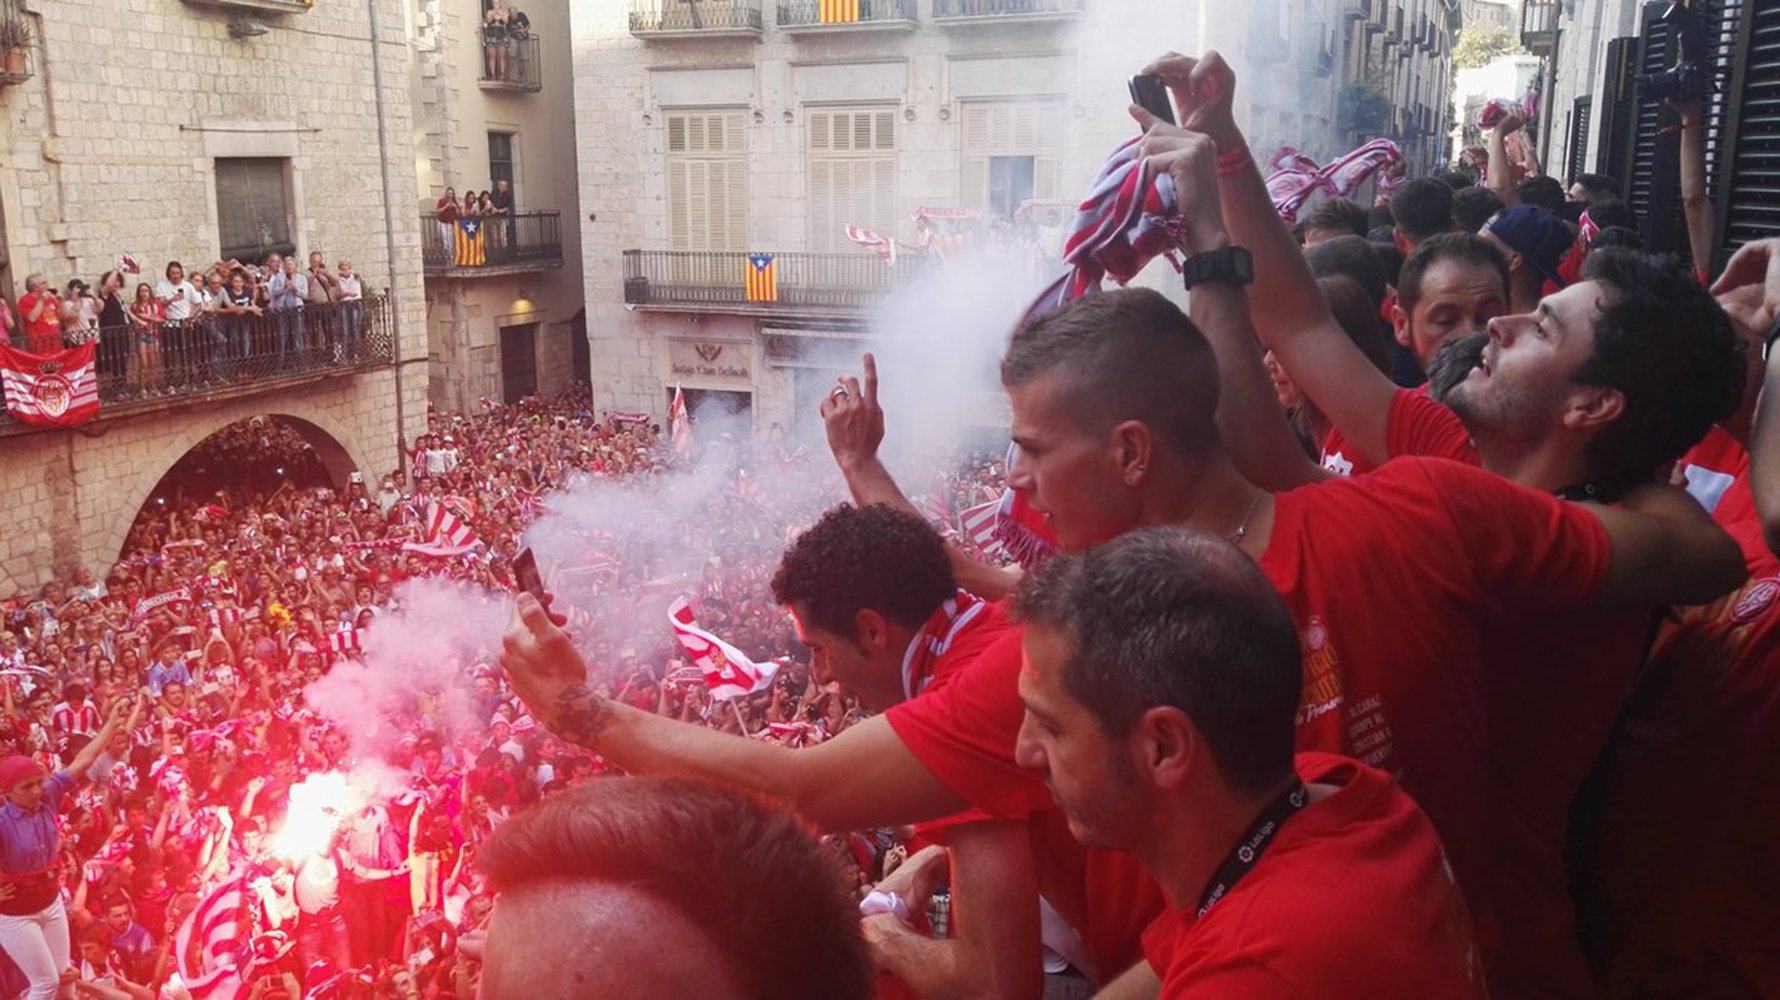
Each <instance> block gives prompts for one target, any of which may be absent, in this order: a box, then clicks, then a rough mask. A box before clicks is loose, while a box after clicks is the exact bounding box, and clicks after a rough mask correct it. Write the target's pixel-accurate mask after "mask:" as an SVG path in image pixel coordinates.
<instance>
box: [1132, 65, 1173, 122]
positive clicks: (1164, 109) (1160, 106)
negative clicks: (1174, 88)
mask: <svg viewBox="0 0 1780 1000" xmlns="http://www.w3.org/2000/svg"><path fill="white" fill-rule="evenodd" d="M1131 103H1133V104H1135V105H1137V106H1138V107H1140V108H1142V109H1144V110H1145V111H1148V112H1149V113H1150V114H1152V115H1155V116H1156V117H1157V118H1160V119H1162V120H1163V121H1165V122H1167V123H1168V124H1170V125H1173V124H1175V120H1174V105H1172V104H1171V103H1169V101H1168V86H1167V85H1166V84H1164V83H1163V82H1162V78H1161V77H1160V76H1157V75H1156V74H1154V73H1141V74H1139V75H1137V76H1134V77H1132V78H1131Z"/></svg>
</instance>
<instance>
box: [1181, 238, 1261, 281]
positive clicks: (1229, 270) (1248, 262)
mask: <svg viewBox="0 0 1780 1000" xmlns="http://www.w3.org/2000/svg"><path fill="white" fill-rule="evenodd" d="M1180 276H1181V281H1182V283H1184V284H1185V285H1186V286H1187V287H1188V288H1192V287H1193V286H1194V285H1204V284H1219V285H1235V286H1236V287H1238V288H1241V287H1243V286H1244V285H1251V284H1253V283H1254V281H1255V255H1254V254H1252V253H1249V252H1248V249H1247V248H1245V247H1224V248H1223V249H1221V250H1209V251H1206V252H1205V253H1196V254H1194V255H1193V256H1191V257H1188V258H1187V262H1186V264H1185V265H1183V266H1182V267H1181V273H1180Z"/></svg>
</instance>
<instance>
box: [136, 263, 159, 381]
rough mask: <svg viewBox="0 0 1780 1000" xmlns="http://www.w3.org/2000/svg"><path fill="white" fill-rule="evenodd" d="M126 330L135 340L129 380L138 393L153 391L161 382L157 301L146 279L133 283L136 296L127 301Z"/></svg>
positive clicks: (152, 288)
mask: <svg viewBox="0 0 1780 1000" xmlns="http://www.w3.org/2000/svg"><path fill="white" fill-rule="evenodd" d="M130 331H131V334H132V336H133V339H134V340H135V341H136V372H135V374H134V375H132V376H131V378H130V384H131V385H133V386H134V387H135V389H136V391H137V392H138V393H143V394H150V393H157V392H159V391H160V383H161V303H160V301H159V300H157V299H156V298H155V290H154V287H153V286H151V285H150V284H149V283H148V282H146V281H143V282H139V283H138V284H137V285H136V297H135V298H134V299H132V300H131V302H130Z"/></svg>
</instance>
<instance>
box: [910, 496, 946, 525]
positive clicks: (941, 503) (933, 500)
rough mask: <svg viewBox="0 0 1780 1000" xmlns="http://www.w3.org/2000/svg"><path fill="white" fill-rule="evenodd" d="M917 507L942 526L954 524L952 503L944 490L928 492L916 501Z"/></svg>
mask: <svg viewBox="0 0 1780 1000" xmlns="http://www.w3.org/2000/svg"><path fill="white" fill-rule="evenodd" d="M915 509H916V510H919V511H920V512H921V515H922V516H923V517H925V518H927V520H929V521H932V522H933V523H934V524H936V525H939V526H940V527H941V528H949V527H951V526H952V505H951V504H950V503H949V502H948V497H947V496H946V494H945V493H944V492H941V493H937V494H936V493H928V494H926V495H925V496H922V497H921V498H920V499H918V500H916V501H915Z"/></svg>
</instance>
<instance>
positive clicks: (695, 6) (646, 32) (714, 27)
mask: <svg viewBox="0 0 1780 1000" xmlns="http://www.w3.org/2000/svg"><path fill="white" fill-rule="evenodd" d="M763 20H764V19H763V18H762V16H761V0H630V33H631V34H633V35H636V36H637V37H639V38H659V37H673V36H704V37H711V36H717V35H758V34H760V31H761V28H762V26H763Z"/></svg>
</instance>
